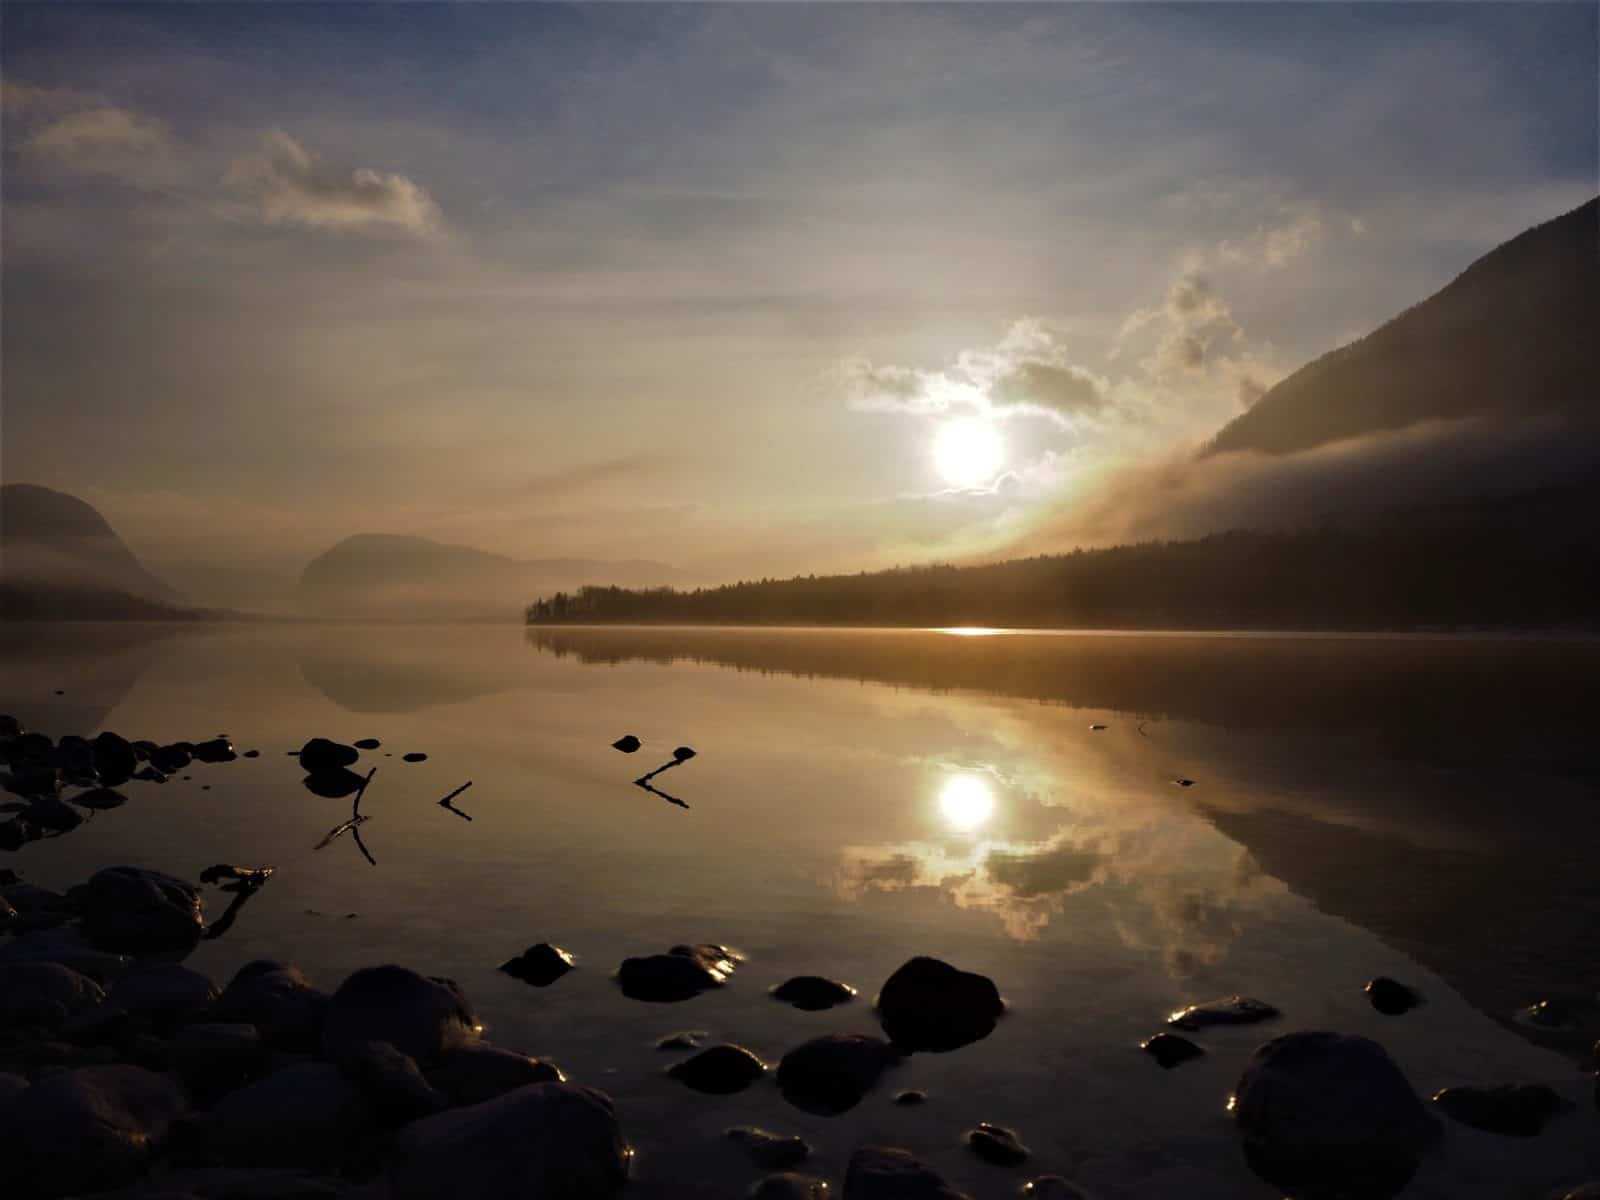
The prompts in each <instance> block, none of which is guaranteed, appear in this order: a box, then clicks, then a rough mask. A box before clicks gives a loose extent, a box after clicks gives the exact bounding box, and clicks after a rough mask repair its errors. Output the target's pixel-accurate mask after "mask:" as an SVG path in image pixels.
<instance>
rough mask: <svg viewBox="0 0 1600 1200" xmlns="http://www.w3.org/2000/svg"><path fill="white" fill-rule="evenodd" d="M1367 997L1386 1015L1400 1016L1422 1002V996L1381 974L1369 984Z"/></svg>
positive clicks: (1373, 1005) (1374, 1006)
mask: <svg viewBox="0 0 1600 1200" xmlns="http://www.w3.org/2000/svg"><path fill="white" fill-rule="evenodd" d="M1366 991H1367V999H1368V1000H1369V1001H1371V1003H1372V1007H1373V1008H1375V1009H1377V1010H1378V1011H1379V1012H1381V1013H1383V1014H1384V1015H1385V1016H1389V1017H1398V1016H1401V1015H1402V1014H1404V1013H1408V1012H1410V1011H1411V1010H1412V1009H1413V1008H1416V1007H1417V1005H1419V1004H1421V1003H1422V997H1421V996H1420V995H1418V994H1417V992H1416V991H1414V990H1413V989H1411V988H1408V987H1407V986H1406V985H1405V984H1403V983H1401V982H1399V981H1398V980H1394V979H1390V978H1389V977H1388V976H1387V975H1379V976H1378V977H1377V978H1376V979H1374V980H1372V981H1371V982H1370V983H1368V984H1367V988H1366Z"/></svg>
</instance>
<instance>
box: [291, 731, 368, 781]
mask: <svg viewBox="0 0 1600 1200" xmlns="http://www.w3.org/2000/svg"><path fill="white" fill-rule="evenodd" d="M360 757H361V751H359V750H357V749H356V748H355V747H354V746H346V745H344V744H343V743H342V742H330V741H329V740H328V739H327V738H320V737H314V738H312V739H311V740H310V741H309V742H307V743H306V744H305V745H304V746H302V747H300V769H301V770H302V771H305V772H306V773H307V774H308V775H315V774H317V772H319V771H335V770H338V769H339V768H340V767H348V766H350V765H351V764H352V763H354V762H355V761H356V760H357V759H359V758H360Z"/></svg>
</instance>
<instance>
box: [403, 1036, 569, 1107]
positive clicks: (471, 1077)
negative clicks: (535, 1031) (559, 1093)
mask: <svg viewBox="0 0 1600 1200" xmlns="http://www.w3.org/2000/svg"><path fill="white" fill-rule="evenodd" d="M427 1076H428V1082H429V1083H430V1084H432V1085H433V1086H434V1087H436V1088H438V1089H439V1090H440V1091H441V1092H443V1093H444V1094H445V1095H447V1096H448V1097H450V1102H451V1103H452V1104H482V1103H483V1102H484V1101H485V1100H493V1099H495V1098H496V1097H497V1096H503V1095H505V1094H506V1093H507V1092H512V1091H515V1090H516V1089H517V1088H519V1087H527V1086H528V1085H529V1084H530V1083H563V1082H565V1080H566V1076H564V1075H563V1074H562V1073H561V1068H559V1067H557V1066H556V1065H555V1064H554V1063H550V1062H545V1061H544V1060H543V1059H538V1058H529V1057H528V1056H527V1055H526V1054H518V1053H517V1052H516V1051H514V1050H503V1049H501V1048H500V1047H499V1046H491V1045H489V1044H488V1043H487V1042H478V1043H475V1044H473V1045H470V1046H461V1047H459V1048H457V1049H455V1050H447V1051H445V1052H444V1053H443V1054H441V1055H440V1056H439V1057H438V1058H437V1059H436V1060H435V1061H434V1064H433V1066H432V1067H430V1068H429V1069H428V1071H427Z"/></svg>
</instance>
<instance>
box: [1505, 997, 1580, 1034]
mask: <svg viewBox="0 0 1600 1200" xmlns="http://www.w3.org/2000/svg"><path fill="white" fill-rule="evenodd" d="M1515 1020H1516V1022H1517V1023H1518V1024H1519V1025H1527V1026H1529V1027H1530V1028H1532V1029H1543V1030H1548V1031H1551V1032H1554V1033H1571V1032H1572V1031H1573V1030H1575V1029H1577V1028H1578V1025H1579V1021H1578V1017H1577V1014H1576V1013H1574V1012H1573V1011H1572V1010H1571V1009H1570V1008H1568V1007H1567V1006H1566V1005H1565V1004H1562V1003H1561V1001H1559V1000H1541V1001H1539V1002H1538V1003H1537V1004H1530V1005H1529V1006H1528V1007H1527V1008H1524V1009H1520V1010H1518V1012H1517V1014H1516V1017H1515Z"/></svg>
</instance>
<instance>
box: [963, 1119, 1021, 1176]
mask: <svg viewBox="0 0 1600 1200" xmlns="http://www.w3.org/2000/svg"><path fill="white" fill-rule="evenodd" d="M966 1142H967V1146H968V1147H969V1148H970V1149H971V1150H972V1152H973V1153H974V1154H976V1155H977V1156H978V1157H979V1158H981V1159H983V1161H984V1162H990V1163H994V1164H995V1165H996V1166H1000V1167H1014V1166H1016V1165H1017V1164H1018V1163H1021V1162H1026V1161H1027V1159H1028V1157H1029V1155H1030V1154H1031V1153H1032V1152H1031V1151H1030V1150H1029V1149H1028V1148H1027V1147H1026V1146H1024V1145H1023V1144H1022V1139H1021V1138H1019V1137H1018V1136H1017V1134H1016V1131H1015V1130H1011V1129H1007V1128H1006V1127H1005V1126H1004V1125H991V1124H990V1123H989V1122H988V1121H979V1122H978V1125H977V1127H976V1128H974V1129H969V1130H967V1136H966Z"/></svg>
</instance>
